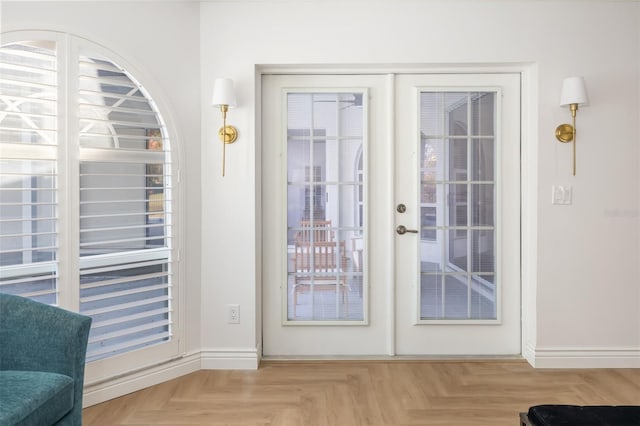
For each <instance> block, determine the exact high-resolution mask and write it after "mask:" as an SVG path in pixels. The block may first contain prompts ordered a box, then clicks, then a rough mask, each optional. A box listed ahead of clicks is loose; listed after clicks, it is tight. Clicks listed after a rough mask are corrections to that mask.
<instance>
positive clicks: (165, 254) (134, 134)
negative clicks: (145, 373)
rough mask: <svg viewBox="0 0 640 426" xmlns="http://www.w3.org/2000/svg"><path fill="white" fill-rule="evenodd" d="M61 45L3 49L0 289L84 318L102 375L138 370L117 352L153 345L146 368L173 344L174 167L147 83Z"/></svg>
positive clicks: (174, 346) (0, 53)
mask: <svg viewBox="0 0 640 426" xmlns="http://www.w3.org/2000/svg"><path fill="white" fill-rule="evenodd" d="M62 38H64V39H66V40H69V41H70V44H68V45H67V44H66V43H61V44H59V46H62V47H61V48H60V49H59V50H56V43H55V42H51V41H29V42H19V43H13V44H7V45H4V46H2V47H1V48H0V71H1V73H0V292H6V293H13V294H20V295H24V296H28V297H32V298H35V299H37V300H40V301H43V302H45V303H50V304H59V305H60V306H62V307H64V308H67V309H71V310H77V311H79V312H81V313H83V314H85V315H89V316H91V317H92V318H93V323H92V328H91V333H90V336H89V347H88V351H87V361H88V362H91V361H98V360H101V361H100V362H99V363H96V364H97V365H98V367H99V368H98V367H96V368H98V369H99V370H101V373H100V374H99V376H100V377H104V374H103V373H102V369H103V367H104V366H105V365H115V366H118V365H119V366H120V367H119V368H126V369H130V368H133V367H135V366H134V365H133V364H130V363H127V362H126V361H124V360H126V359H127V358H123V361H124V362H125V363H124V364H122V363H120V364H118V362H115V363H112V364H105V363H104V362H108V361H109V359H110V358H112V357H113V356H114V355H123V354H125V353H128V352H131V351H134V350H137V349H143V348H146V347H151V346H153V347H154V348H150V349H149V350H150V351H151V352H149V354H151V353H153V357H156V358H153V359H152V358H147V357H146V356H140V355H136V356H135V357H133V358H132V359H143V360H144V363H145V365H146V364H148V363H149V362H153V361H154V360H155V361H161V360H163V359H167V358H168V357H171V356H174V355H172V354H175V351H176V350H177V348H178V346H177V344H176V342H177V340H176V339H175V338H174V333H175V332H174V330H175V328H176V322H175V320H174V319H175V318H177V315H175V306H174V305H175V301H176V297H175V291H174V289H175V286H176V282H177V275H178V274H177V273H176V271H177V265H176V264H175V263H174V261H173V255H172V253H173V252H174V250H175V249H176V248H175V247H174V244H173V241H174V240H173V231H172V230H173V226H174V211H173V210H172V204H173V201H174V197H173V194H174V189H173V182H174V179H173V168H174V166H173V163H172V161H171V158H172V157H171V146H170V141H169V138H168V136H167V135H168V131H167V128H166V125H165V123H164V121H163V120H162V117H161V116H160V114H159V112H158V108H157V106H156V105H155V103H154V102H153V101H152V100H151V97H150V96H149V95H148V93H147V92H146V90H145V89H144V87H143V86H142V85H141V84H140V83H139V82H138V81H136V79H135V78H134V77H133V76H131V75H130V74H129V73H128V72H127V71H125V70H124V69H123V68H122V67H120V66H119V65H117V64H116V63H115V62H113V61H111V60H109V59H107V58H105V57H104V56H103V55H98V54H93V53H91V54H86V53H84V52H85V49H87V47H86V45H88V44H87V43H86V42H78V44H77V45H76V44H74V43H75V39H74V38H73V37H70V36H66V37H62ZM80 45H82V47H81V48H77V49H76V48H75V47H74V46H80ZM68 46H72V47H71V48H68V49H67V47H68ZM87 51H88V50H87ZM73 52H81V54H75V53H73ZM69 55H74V56H69ZM59 64H63V65H59ZM57 70H61V71H60V72H58V71H57ZM71 92H73V93H71ZM63 130H64V132H63ZM60 171H62V172H63V174H61V175H60V176H59V175H58V172H60ZM63 184H64V186H62V187H61V186H60V185H63ZM59 212H63V213H62V214H61V215H60V213H59ZM59 215H60V217H59ZM59 230H65V231H64V234H61V235H60V236H59V235H58V232H59ZM67 230H68V231H67ZM61 237H64V238H61ZM61 240H62V241H63V243H62V244H61V243H60V242H59V241H61ZM59 271H63V272H59ZM62 276H65V277H66V278H65V279H62V278H61V279H60V280H59V277H62ZM63 292H64V297H58V296H59V295H62V293H63ZM160 343H165V344H166V343H172V344H171V345H165V346H164V347H166V348H167V349H166V350H165V349H162V350H158V349H157V345H158V344H160ZM145 354H146V352H145ZM163 357H164V358H163ZM124 365H126V367H122V366H124ZM113 374H117V371H114V373H113Z"/></svg>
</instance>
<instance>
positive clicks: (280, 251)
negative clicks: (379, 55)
mask: <svg viewBox="0 0 640 426" xmlns="http://www.w3.org/2000/svg"><path fill="white" fill-rule="evenodd" d="M262 88H263V89H262V90H263V93H262V94H263V96H262V101H263V104H262V111H263V113H262V114H263V116H262V118H263V120H262V123H263V145H262V151H263V156H262V158H263V161H262V185H263V192H262V200H263V202H262V206H263V217H262V219H263V222H262V229H263V233H262V249H263V250H262V251H263V291H262V294H263V353H264V355H265V356H302V355H310V356H314V355H323V356H326V355H338V356H339V355H395V354H412V355H413V354H518V353H520V321H519V312H520V281H519V270H520V269H519V254H518V253H519V250H520V245H519V220H520V212H519V158H520V157H519V75H517V74H482V75H430V74H425V75H413V74H412V75H338V76H336V75H264V76H263V81H262Z"/></svg>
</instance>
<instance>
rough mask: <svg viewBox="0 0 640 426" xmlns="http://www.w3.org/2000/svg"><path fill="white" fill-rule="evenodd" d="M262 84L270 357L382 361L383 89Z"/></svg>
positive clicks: (357, 82) (387, 179)
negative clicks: (365, 357) (356, 357)
mask: <svg viewBox="0 0 640 426" xmlns="http://www.w3.org/2000/svg"><path fill="white" fill-rule="evenodd" d="M262 86H263V96H262V98H263V105H262V114H263V115H262V124H263V144H262V158H263V160H262V186H263V191H262V207H263V222H262V229H263V234H262V253H263V283H264V285H263V291H262V295H263V353H264V354H265V355H336V354H339V355H366V354H379V353H386V352H387V351H388V347H389V342H388V336H389V335H390V330H389V328H388V327H389V321H388V316H389V315H390V307H389V306H388V305H387V303H386V300H387V299H388V289H387V286H386V284H385V282H388V281H389V280H390V279H391V276H392V270H391V266H392V262H391V260H390V258H389V257H388V256H387V252H386V249H385V248H386V247H390V246H391V244H393V234H392V233H391V232H372V231H371V230H372V229H384V228H385V227H386V228H387V230H388V229H389V226H388V225H390V224H391V222H392V219H393V218H392V214H391V212H390V211H389V209H386V210H384V209H374V208H371V206H379V205H384V204H389V202H390V199H389V198H388V197H389V194H390V190H391V182H392V176H391V172H390V170H391V163H390V161H389V160H390V158H391V151H390V149H391V148H390V146H389V145H388V144H386V143H385V140H386V139H387V138H388V130H387V124H386V123H387V120H386V108H387V104H388V100H389V98H388V96H389V95H388V91H387V88H386V80H385V78H384V77H380V76H375V75H357V76H313V75H306V76H303V75H296V76H291V75H265V76H263V80H262ZM370 170H375V171H376V172H375V173H371V172H370ZM385 197H386V198H387V199H385ZM385 225H387V226H385Z"/></svg>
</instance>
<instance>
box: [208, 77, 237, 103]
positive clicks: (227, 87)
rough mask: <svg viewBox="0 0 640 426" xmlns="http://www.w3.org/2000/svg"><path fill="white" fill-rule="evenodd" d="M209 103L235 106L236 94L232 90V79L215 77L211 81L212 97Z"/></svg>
mask: <svg viewBox="0 0 640 426" xmlns="http://www.w3.org/2000/svg"><path fill="white" fill-rule="evenodd" d="M211 105H213V106H222V105H227V106H230V107H235V106H236V94H235V91H234V90H233V80H231V79H230V78H217V79H216V81H215V82H214V83H213V99H212V100H211Z"/></svg>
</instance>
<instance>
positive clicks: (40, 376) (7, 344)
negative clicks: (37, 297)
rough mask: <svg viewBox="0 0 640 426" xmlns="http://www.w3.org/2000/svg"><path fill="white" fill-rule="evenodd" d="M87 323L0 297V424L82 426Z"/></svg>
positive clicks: (15, 298) (22, 300)
mask: <svg viewBox="0 0 640 426" xmlns="http://www.w3.org/2000/svg"><path fill="white" fill-rule="evenodd" d="M90 327H91V318H89V317H86V316H84V315H80V314H76V313H73V312H69V311H66V310H64V309H60V308H57V307H54V306H49V305H45V304H42V303H38V302H34V301H33V300H30V299H26V298H23V297H18V296H11V295H8V294H0V425H3V426H8V425H20V426H31V425H33V426H48V425H61V426H62V425H65V426H67V425H73V426H79V425H81V424H82V390H83V382H84V363H85V357H86V353H87V340H88V338H89V328H90Z"/></svg>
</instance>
